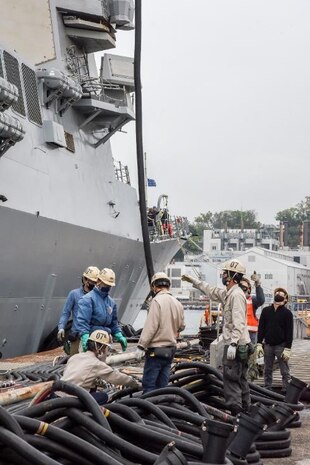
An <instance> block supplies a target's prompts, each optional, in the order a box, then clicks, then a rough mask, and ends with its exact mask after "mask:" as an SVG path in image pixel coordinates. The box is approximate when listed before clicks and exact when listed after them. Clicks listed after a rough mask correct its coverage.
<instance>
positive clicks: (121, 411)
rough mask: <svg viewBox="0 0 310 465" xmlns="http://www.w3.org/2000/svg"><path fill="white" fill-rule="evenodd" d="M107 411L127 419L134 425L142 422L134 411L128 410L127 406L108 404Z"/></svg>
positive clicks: (118, 403)
mask: <svg viewBox="0 0 310 465" xmlns="http://www.w3.org/2000/svg"><path fill="white" fill-rule="evenodd" d="M109 410H110V411H111V412H114V413H117V414H118V415H121V416H122V417H124V418H127V420H129V421H133V422H135V423H143V422H144V421H143V420H142V418H141V417H140V415H139V414H138V413H137V412H136V410H134V409H133V408H129V407H128V406H127V405H124V404H121V403H120V402H117V403H116V402H114V403H113V404H109Z"/></svg>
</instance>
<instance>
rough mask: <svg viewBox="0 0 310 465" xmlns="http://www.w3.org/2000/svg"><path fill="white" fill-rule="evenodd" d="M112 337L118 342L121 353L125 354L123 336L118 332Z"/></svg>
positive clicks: (125, 343)
mask: <svg viewBox="0 0 310 465" xmlns="http://www.w3.org/2000/svg"><path fill="white" fill-rule="evenodd" d="M114 337H115V340H116V341H117V342H119V343H120V345H121V346H122V350H123V352H125V350H126V349H127V345H128V343H127V339H126V338H125V336H123V334H122V333H121V332H119V333H115V334H114Z"/></svg>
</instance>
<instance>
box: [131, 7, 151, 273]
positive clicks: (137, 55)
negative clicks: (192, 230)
mask: <svg viewBox="0 0 310 465" xmlns="http://www.w3.org/2000/svg"><path fill="white" fill-rule="evenodd" d="M141 18H142V0H136V6H135V52H134V78H135V101H136V146H137V168H138V187H139V208H140V217H141V227H142V237H143V247H144V255H145V262H146V269H147V274H148V278H149V282H151V278H152V276H153V274H154V266H153V259H152V251H151V244H150V237H149V231H148V225H147V204H146V195H145V167H144V152H143V137H142V134H143V132H142V92H141V73H140V68H141V35H142V33H141V31H142V26H141V22H142V21H141Z"/></svg>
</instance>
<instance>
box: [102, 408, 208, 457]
mask: <svg viewBox="0 0 310 465" xmlns="http://www.w3.org/2000/svg"><path fill="white" fill-rule="evenodd" d="M109 421H110V423H111V425H113V427H114V428H115V429H116V430H117V431H121V432H122V433H125V432H126V436H127V437H130V439H131V441H133V442H135V443H136V442H138V443H139V444H148V446H149V447H152V448H156V450H157V451H158V450H161V449H162V448H163V447H164V446H165V445H166V444H167V442H170V440H171V439H172V438H171V436H170V434H169V433H168V432H167V431H165V433H164V434H161V433H156V432H155V431H149V430H147V428H145V427H144V426H140V425H138V424H137V423H131V422H129V421H127V420H125V419H123V418H120V417H118V416H117V415H111V416H109ZM173 441H174V442H175V444H176V447H177V448H178V449H179V450H180V451H181V452H183V453H187V454H190V455H191V456H194V457H195V456H196V457H202V452H203V451H202V447H201V446H200V445H198V444H194V443H193V442H190V441H188V440H184V439H180V438H178V439H175V438H173Z"/></svg>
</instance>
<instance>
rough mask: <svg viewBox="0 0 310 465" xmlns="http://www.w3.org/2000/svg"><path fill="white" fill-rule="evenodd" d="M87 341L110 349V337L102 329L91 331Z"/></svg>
mask: <svg viewBox="0 0 310 465" xmlns="http://www.w3.org/2000/svg"><path fill="white" fill-rule="evenodd" d="M88 340H89V341H94V342H97V343H98V344H104V345H106V346H108V347H111V344H110V343H111V336H110V334H109V333H108V332H107V331H104V330H103V329H96V331H93V332H92V333H91V335H90V336H89V338H88Z"/></svg>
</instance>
